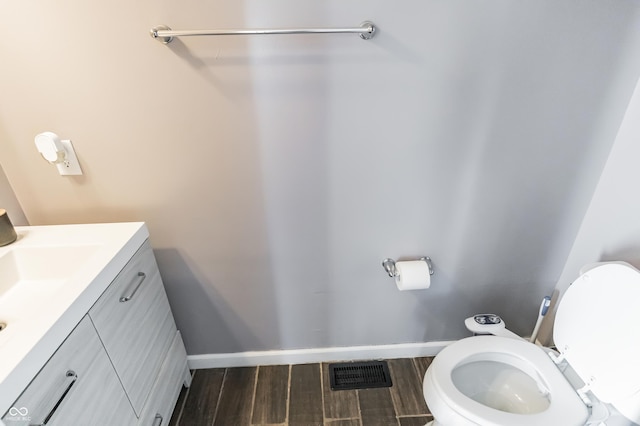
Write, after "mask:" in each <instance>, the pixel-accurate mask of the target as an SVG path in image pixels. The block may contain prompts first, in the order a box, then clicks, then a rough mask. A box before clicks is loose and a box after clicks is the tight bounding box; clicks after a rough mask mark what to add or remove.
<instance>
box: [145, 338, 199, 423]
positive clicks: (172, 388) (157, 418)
mask: <svg viewBox="0 0 640 426" xmlns="http://www.w3.org/2000/svg"><path fill="white" fill-rule="evenodd" d="M185 381H186V382H187V383H186V384H187V385H189V384H190V383H191V373H190V372H189V367H188V366H187V353H186V352H185V350H184V343H182V337H181V336H180V332H177V333H176V335H175V337H174V339H173V343H172V344H171V348H170V349H169V352H168V353H167V357H166V358H165V360H164V363H163V364H162V368H161V369H160V375H159V376H158V380H157V381H156V383H155V385H154V386H153V391H152V392H151V396H150V397H149V400H148V402H147V404H146V405H145V407H144V410H143V412H142V415H141V416H140V421H139V422H138V426H160V425H162V426H166V425H168V424H169V419H170V418H171V413H172V412H173V410H174V408H175V404H176V401H177V400H178V395H179V394H180V390H181V389H182V384H183V383H185Z"/></svg>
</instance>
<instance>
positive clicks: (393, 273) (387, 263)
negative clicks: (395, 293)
mask: <svg viewBox="0 0 640 426" xmlns="http://www.w3.org/2000/svg"><path fill="white" fill-rule="evenodd" d="M418 260H422V261H423V262H425V263H426V264H427V266H428V267H429V275H433V266H432V265H431V258H430V257H429V256H422V257H421V258H420V259H418ZM382 267H383V268H384V270H385V271H387V274H389V276H390V277H391V278H394V277H397V276H398V270H397V269H396V261H395V260H393V259H390V258H386V259H385V260H383V261H382Z"/></svg>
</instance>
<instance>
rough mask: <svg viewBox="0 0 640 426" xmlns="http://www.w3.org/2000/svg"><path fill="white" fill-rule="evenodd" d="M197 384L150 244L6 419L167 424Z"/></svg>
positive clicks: (12, 425) (13, 422)
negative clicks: (181, 399) (185, 389)
mask: <svg viewBox="0 0 640 426" xmlns="http://www.w3.org/2000/svg"><path fill="white" fill-rule="evenodd" d="M85 309H86V308H85ZM190 381H191V375H190V372H189V369H188V367H187V355H186V351H185V348H184V344H183V342H182V338H181V335H180V332H179V331H178V330H177V329H176V325H175V322H174V320H173V316H172V314H171V309H170V307H169V302H168V300H167V296H166V293H165V290H164V286H163V283H162V279H161V277H160V273H159V271H158V267H157V264H156V261H155V257H154V255H153V251H152V250H151V246H150V244H149V242H148V241H145V242H144V243H143V244H142V245H141V246H140V248H139V249H138V250H137V252H136V253H135V254H134V255H133V257H132V258H131V259H130V260H129V261H128V263H127V264H126V265H125V266H124V268H123V269H122V270H121V271H120V273H119V274H118V275H117V276H116V277H115V279H113V281H112V282H111V284H110V285H109V286H108V287H107V288H106V290H105V291H104V292H103V293H102V295H101V296H100V297H99V298H98V300H97V301H96V302H95V303H94V304H93V306H92V307H91V308H90V309H89V310H88V312H86V311H85V316H84V317H83V318H82V320H81V321H80V322H79V323H78V325H77V326H76V327H75V329H74V330H73V331H72V332H71V334H69V335H68V337H67V338H66V340H65V341H64V342H63V343H62V344H61V345H60V347H59V348H58V349H57V351H56V352H55V353H54V354H53V356H52V357H51V358H50V359H49V361H48V362H47V363H46V364H45V365H44V367H42V369H41V370H40V372H38V374H37V375H36V376H35V377H34V378H33V380H32V381H31V383H30V384H29V385H28V386H27V387H26V389H25V390H24V391H23V392H22V394H21V395H20V397H19V398H18V399H17V400H16V401H15V403H14V404H13V406H12V407H11V409H10V410H9V411H7V412H6V413H5V414H4V416H3V418H2V420H3V422H4V424H5V425H6V426H23V425H41V424H46V425H83V426H90V425H96V426H115V425H117V426H128V425H131V426H134V425H136V426H157V425H159V424H162V425H166V424H167V423H168V421H169V417H170V416H171V413H172V411H173V408H174V405H175V403H176V400H177V398H178V395H179V393H180V390H181V389H182V384H185V385H186V386H189V385H190Z"/></svg>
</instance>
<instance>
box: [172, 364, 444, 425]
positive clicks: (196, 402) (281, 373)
mask: <svg viewBox="0 0 640 426" xmlns="http://www.w3.org/2000/svg"><path fill="white" fill-rule="evenodd" d="M431 360H432V358H413V359H394V360H389V361H388V364H389V371H390V373H391V378H392V381H393V386H392V387H390V388H377V389H360V390H341V391H332V390H331V388H330V385H329V369H328V364H324V363H323V364H296V365H275V366H260V367H239V368H220V369H218V368H216V369H209V370H195V371H194V374H193V382H192V384H191V387H190V388H189V389H185V388H183V390H182V393H181V394H180V398H179V399H178V403H177V405H176V409H175V410H174V413H173V417H172V418H171V422H170V423H169V424H170V426H201V425H202V426H205V425H215V426H244V425H246V426H250V425H263V426H264V425H280V426H283V425H284V426H314V425H321V426H325V425H326V426H423V425H424V424H425V423H427V422H428V421H430V420H431V419H432V417H431V415H430V414H429V409H428V408H427V406H426V404H425V402H424V398H423V396H422V377H424V373H425V371H426V370H427V367H428V366H429V364H430V363H431Z"/></svg>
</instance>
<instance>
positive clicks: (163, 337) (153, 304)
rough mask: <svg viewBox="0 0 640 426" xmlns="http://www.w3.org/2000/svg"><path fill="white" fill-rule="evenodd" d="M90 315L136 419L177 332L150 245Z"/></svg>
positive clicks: (111, 286) (139, 254) (131, 261)
mask: <svg viewBox="0 0 640 426" xmlns="http://www.w3.org/2000/svg"><path fill="white" fill-rule="evenodd" d="M89 316H90V317H91V320H92V321H93V323H94V325H95V327H96V330H97V331H98V335H99V336H100V339H101V340H102V343H103V344H104V347H105V349H106V351H107V354H108V355H109V358H110V359H111V362H112V363H113V366H114V368H115V370H116V373H117V374H118V377H120V381H121V382H122V385H123V387H124V389H125V391H126V393H127V395H128V396H129V400H130V401H131V405H133V408H134V410H135V411H136V414H137V415H138V416H140V414H141V413H142V409H143V407H144V403H145V401H146V399H147V397H148V395H149V392H150V391H151V388H152V387H153V384H154V382H155V380H156V377H157V376H158V373H159V371H160V367H161V366H162V362H163V360H164V357H165V354H166V353H167V351H168V350H169V346H170V345H171V342H172V340H173V336H174V335H175V334H176V331H177V330H176V325H175V323H174V321H173V316H172V315H171V309H170V307H169V301H168V300H167V296H166V294H165V291H164V286H163V284H162V279H161V278H160V273H159V271H158V266H157V264H156V260H155V257H154V256H153V251H152V250H151V246H150V245H149V242H148V241H147V242H145V243H144V244H143V245H142V247H140V249H139V250H138V252H137V253H136V254H135V255H134V256H133V257H132V258H131V260H130V261H129V263H128V264H127V265H126V266H125V267H124V269H123V270H122V271H121V272H120V274H119V275H118V276H117V277H116V279H115V280H114V281H113V282H112V283H111V285H110V286H109V288H108V289H107V290H106V291H105V292H104V293H103V294H102V296H100V299H98V301H97V302H96V303H95V305H94V306H93V307H92V308H91V310H90V311H89Z"/></svg>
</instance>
